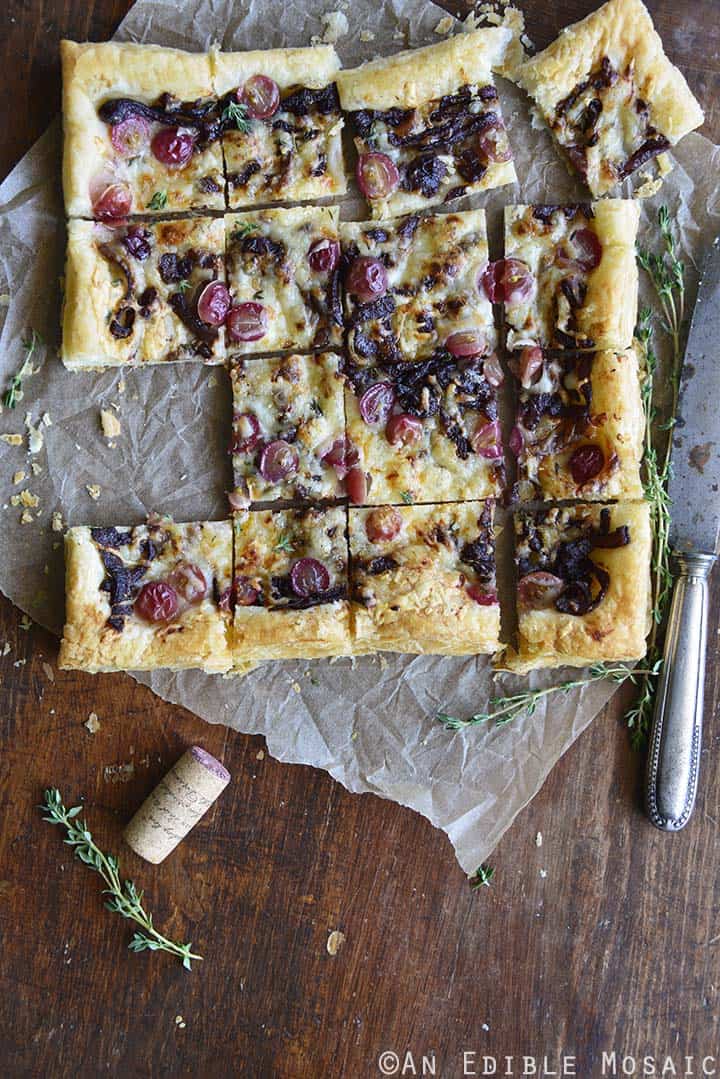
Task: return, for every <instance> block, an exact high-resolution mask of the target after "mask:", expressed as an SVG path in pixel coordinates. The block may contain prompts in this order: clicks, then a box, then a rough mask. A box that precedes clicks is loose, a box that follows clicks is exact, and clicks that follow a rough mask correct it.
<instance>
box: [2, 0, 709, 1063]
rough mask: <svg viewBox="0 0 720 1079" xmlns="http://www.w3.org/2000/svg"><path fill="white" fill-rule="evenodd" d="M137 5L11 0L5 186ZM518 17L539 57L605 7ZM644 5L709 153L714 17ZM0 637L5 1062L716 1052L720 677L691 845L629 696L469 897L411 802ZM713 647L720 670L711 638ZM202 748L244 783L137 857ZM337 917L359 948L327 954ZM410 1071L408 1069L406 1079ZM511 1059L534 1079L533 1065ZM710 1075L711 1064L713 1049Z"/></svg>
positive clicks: (5, 53) (17, 636)
mask: <svg viewBox="0 0 720 1079" xmlns="http://www.w3.org/2000/svg"><path fill="white" fill-rule="evenodd" d="M179 2H181V0H179ZM127 6H128V5H127V4H126V3H125V2H123V0H103V2H102V3H100V2H92V0H82V2H80V0H64V2H63V3H60V2H59V0H54V2H53V0H45V2H41V0H6V3H5V5H4V6H3V8H2V11H1V12H0V65H1V66H0V71H1V75H0V78H1V79H2V85H3V99H4V102H5V105H4V108H3V124H2V129H1V130H0V174H2V175H4V174H5V173H6V172H7V171H8V170H9V169H10V168H11V167H12V166H13V165H14V164H15V163H16V162H17V160H18V159H19V158H20V157H21V156H22V154H23V153H24V152H25V151H26V150H27V149H28V148H29V147H30V145H31V144H32V142H33V140H34V139H35V138H36V137H37V136H38V135H40V133H41V132H42V131H43V130H44V128H45V126H46V124H47V123H48V122H49V120H50V119H51V118H52V117H53V115H54V114H55V113H56V112H57V110H58V108H59V97H60V95H59V85H60V76H59V64H58V41H59V39H60V38H61V37H63V36H68V37H72V38H75V39H77V40H84V39H85V38H93V39H95V40H102V39H104V38H107V37H109V36H110V34H111V33H112V32H113V30H114V28H115V26H116V25H117V22H118V21H119V19H120V18H121V17H122V15H123V14H124V12H125V10H126V7H127ZM331 6H332V5H331ZM525 6H526V7H527V9H528V24H529V31H530V33H531V35H532V36H533V37H534V38H535V40H536V41H537V43H538V44H540V45H543V44H546V43H547V42H548V41H549V40H550V38H551V37H553V36H554V34H555V32H556V31H557V30H558V29H559V28H560V27H561V26H562V25H564V24H565V23H567V22H569V21H571V20H572V19H574V18H578V17H580V16H581V15H584V14H586V13H587V12H588V11H589V10H591V8H592V7H593V6H595V5H594V4H593V2H592V0H557V2H549V0H528V2H527V4H526V5H525ZM650 7H651V9H652V11H653V13H654V15H655V17H656V20H657V25H658V27H659V29H660V32H661V34H662V36H663V39H664V41H665V45H666V48H667V50H668V52H669V54H670V56H671V58H672V59H673V60H675V61H676V62H677V63H678V64H680V66H681V67H682V68H683V70H684V71H685V73H686V75H687V77H688V79H689V81H690V84H691V86H692V87H693V89H694V90H695V92H696V93H697V94H698V96H699V97H700V99H701V101H703V103H704V105H705V108H706V110H707V116H708V121H707V124H706V127H705V131H706V133H707V134H708V135H709V136H710V137H713V138H715V139H716V140H717V139H718V138H720V105H719V104H718V100H719V99H718V90H719V88H720V4H718V2H717V0H693V2H689V0H682V2H681V0H654V2H651V3H650ZM48 287H49V288H50V287H54V283H53V282H48ZM714 596H715V601H716V603H715V608H716V610H715V621H714V623H713V624H714V625H716V624H717V589H715V594H714ZM5 641H7V642H8V643H9V644H10V651H9V652H8V654H7V655H5V656H3V657H2V658H0V717H1V718H0V722H1V723H2V731H3V747H2V755H1V756H0V777H1V779H2V830H1V834H0V925H1V926H2V935H3V945H2V953H1V959H0V988H1V991H2V998H1V1002H0V1069H2V1072H3V1074H7V1075H13V1076H16V1075H33V1076H43V1077H45V1076H66V1075H67V1076H70V1075H72V1076H94V1075H96V1074H100V1073H102V1074H110V1075H122V1076H136V1075H143V1076H145V1075H147V1076H153V1077H157V1076H161V1075H168V1076H179V1075H197V1076H208V1077H214V1076H226V1075H248V1076H252V1077H261V1079H264V1077H266V1076H267V1077H271V1076H273V1077H274V1076H278V1077H285V1076H302V1077H313V1079H315V1077H319V1079H320V1077H330V1076H332V1077H335V1076H347V1077H349V1079H355V1077H364V1076H376V1075H379V1074H381V1072H380V1070H379V1067H378V1059H379V1057H380V1054H381V1053H382V1052H384V1051H394V1052H397V1053H398V1054H399V1056H400V1062H401V1064H402V1063H403V1059H404V1054H405V1052H406V1051H408V1050H409V1051H411V1052H412V1053H413V1055H414V1056H413V1061H414V1066H415V1068H416V1069H417V1071H416V1073H417V1074H422V1059H421V1058H422V1055H423V1054H425V1055H426V1056H430V1055H431V1054H434V1055H435V1068H436V1071H435V1074H437V1075H441V1076H444V1077H446V1076H459V1075H462V1074H463V1056H462V1054H463V1051H468V1052H475V1053H476V1054H477V1061H478V1063H477V1065H476V1066H475V1067H476V1070H477V1073H478V1074H481V1073H482V1066H481V1057H482V1055H483V1054H488V1055H490V1056H495V1057H498V1058H500V1057H502V1056H505V1055H509V1056H512V1055H515V1056H516V1057H517V1055H518V1054H530V1055H533V1056H534V1057H535V1058H537V1060H538V1070H539V1073H540V1074H542V1060H541V1059H540V1058H542V1056H544V1055H547V1056H548V1061H547V1065H548V1067H547V1070H548V1071H550V1072H551V1071H552V1069H553V1068H555V1069H556V1071H558V1072H559V1063H558V1062H560V1063H561V1059H560V1058H561V1054H563V1053H565V1054H567V1055H569V1056H574V1057H576V1058H577V1060H576V1064H575V1072H574V1074H577V1075H579V1076H594V1075H601V1074H603V1071H602V1053H603V1051H605V1052H607V1053H612V1052H613V1051H614V1052H616V1053H617V1058H616V1067H617V1068H618V1069H619V1067H620V1059H621V1057H622V1056H623V1054H629V1055H631V1056H634V1057H636V1058H638V1059H639V1058H642V1056H643V1055H646V1054H648V1055H651V1056H655V1057H657V1058H658V1059H659V1061H660V1066H661V1065H662V1059H663V1058H664V1056H665V1054H672V1055H673V1059H674V1062H675V1066H676V1068H677V1069H678V1074H684V1073H683V1072H682V1071H681V1070H680V1069H681V1068H682V1067H685V1065H684V1063H683V1057H684V1056H685V1055H695V1056H696V1057H698V1056H702V1055H707V1054H714V1053H717V1052H718V1045H719V1044H720V1036H719V1034H718V1014H719V1012H720V1000H719V997H718V992H719V987H720V969H719V967H720V887H719V886H718V881H717V869H716V863H717V858H718V842H717V837H718V814H719V812H720V808H719V806H718V801H719V799H720V783H719V782H718V770H717V768H716V767H715V752H716V750H717V748H718V741H719V739H720V732H719V731H718V730H717V728H716V726H715V725H714V723H713V719H714V715H715V712H716V706H717V700H718V686H717V682H718V677H717V676H718V671H719V670H720V665H718V664H717V662H714V663H713V665H712V668H711V674H710V675H709V685H708V691H707V698H708V704H707V736H706V742H705V745H706V748H705V751H704V755H703V773H702V784H701V790H700V795H699V799H698V805H697V810H696V813H695V816H694V818H693V820H692V822H691V824H690V825H689V827H688V828H687V830H686V831H685V832H683V833H681V834H680V835H677V836H674V837H669V836H665V835H660V834H659V833H657V832H655V831H654V830H653V829H652V828H651V827H650V826H649V825H648V823H647V822H646V821H645V819H644V817H643V815H642V813H641V810H640V808H639V806H640V800H639V793H640V786H641V771H642V761H641V759H640V758H639V757H637V756H635V755H633V754H632V752H631V751H630V748H629V746H628V741H627V736H626V733H625V731H624V729H623V728H622V726H621V724H620V722H619V718H620V716H621V713H622V701H621V700H620V699H616V701H615V702H614V703H613V705H612V707H610V708H608V709H606V711H605V712H604V714H603V715H601V716H600V717H598V719H597V720H596V722H595V723H594V725H593V726H592V728H591V729H590V730H589V731H588V732H587V733H586V734H585V735H584V736H583V737H582V738H580V740H579V742H578V743H577V744H576V745H575V747H574V748H573V749H572V750H571V751H570V752H569V753H568V754H567V755H566V757H565V758H564V759H563V760H562V761H561V762H560V763H559V765H558V766H557V768H556V769H555V770H554V772H553V774H552V775H551V777H550V779H549V780H548V782H547V784H546V786H545V788H544V789H543V791H542V792H541V794H540V795H539V796H538V797H537V798H536V799H535V801H534V802H533V803H532V805H531V806H530V807H529V808H528V809H527V810H525V812H524V813H523V814H522V816H521V817H520V819H519V820H518V821H517V823H516V824H515V826H514V827H513V828H512V830H511V831H510V832H509V833H508V834H507V835H506V836H505V838H504V839H503V841H502V842H501V844H500V846H499V847H498V849H497V851H496V853H495V855H494V856H493V859H492V862H493V864H494V866H495V869H496V874H495V879H494V881H493V884H492V887H491V888H490V889H485V888H482V889H480V892H479V893H478V894H474V893H471V891H470V890H469V888H468V886H467V883H466V880H465V877H464V876H463V874H462V872H461V871H460V869H459V868H458V866H457V864H456V862H455V860H454V858H453V854H452V851H451V848H450V845H449V843H448V842H447V840H446V839H445V838H444V836H443V835H442V834H441V833H439V832H436V831H434V830H433V828H432V827H431V826H430V825H429V824H428V823H427V822H426V821H425V820H423V819H421V818H420V817H418V816H416V815H415V814H414V813H412V812H410V811H409V810H404V809H401V808H399V807H398V806H396V805H392V804H390V803H388V802H383V801H380V800H379V799H377V798H373V797H362V798H360V797H356V796H353V795H350V794H348V793H347V792H345V791H344V790H343V789H342V788H341V787H340V786H338V785H337V784H336V783H334V782H333V781H332V780H331V779H330V778H328V776H327V775H325V774H324V773H322V772H319V771H314V770H312V769H309V768H301V767H287V766H284V765H280V764H278V763H276V762H274V761H273V760H271V759H270V758H268V757H267V755H265V754H264V751H263V743H262V740H261V739H259V738H250V737H244V736H241V735H238V734H235V733H234V732H230V731H227V730H225V729H224V728H222V727H214V726H208V725H205V724H204V723H202V722H201V721H200V720H198V719H196V718H195V717H193V716H192V715H190V714H189V713H186V712H183V711H182V710H181V709H177V708H171V707H169V706H168V705H166V704H164V703H163V702H162V701H160V700H157V699H156V698H155V697H154V696H153V695H152V694H151V693H150V692H149V691H147V690H145V689H143V688H140V687H138V686H137V685H135V683H134V682H132V681H131V680H130V679H129V678H127V677H124V676H98V677H94V678H93V677H87V676H82V675H80V674H69V673H63V672H60V671H58V670H57V669H56V660H57V642H56V641H55V640H54V639H53V638H52V637H51V636H49V635H48V634H46V633H44V632H41V631H40V630H38V629H37V628H31V629H28V630H26V629H24V628H23V626H22V625H21V623H20V615H19V612H18V611H17V610H15V609H14V608H13V607H12V606H11V605H10V604H9V603H7V602H5V601H4V600H3V601H2V603H1V604H0V653H1V652H2V651H3V648H2V644H3V642H5ZM711 654H712V655H711V658H712V659H713V660H714V661H716V659H717V641H716V638H715V635H714V634H713V640H712V642H711ZM239 692H241V693H242V692H243V689H242V686H240V687H239ZM91 712H95V713H96V714H97V716H98V717H99V720H100V724H101V726H100V729H99V730H98V731H97V733H95V734H94V735H93V734H90V733H89V732H88V730H87V729H86V727H85V726H84V723H85V721H86V720H87V719H88V716H89V714H90V713H91ZM278 719H279V721H281V720H282V717H281V716H279V717H278ZM193 742H200V743H201V744H202V745H204V746H206V747H207V749H209V750H210V751H211V752H213V753H215V754H217V755H218V756H220V757H221V758H222V759H223V760H224V761H225V762H226V764H227V766H228V768H229V769H230V771H231V773H232V775H233V783H232V784H231V786H230V787H229V789H228V790H227V791H226V793H225V794H224V795H223V797H222V800H221V802H219V803H218V805H217V806H216V807H215V808H214V810H213V811H212V812H211V813H210V815H209V816H208V818H207V819H206V820H204V821H203V822H202V824H201V825H200V826H199V827H198V828H197V830H196V831H195V833H194V834H193V836H192V838H190V839H189V840H187V841H186V842H185V843H184V844H182V846H181V847H180V848H179V850H178V851H177V852H176V853H175V854H174V855H173V856H172V858H171V859H170V860H169V861H168V862H167V863H166V864H165V865H163V866H161V867H158V868H153V867H151V866H149V865H147V864H145V863H142V862H141V861H140V860H139V859H137V858H135V857H134V856H133V855H132V854H131V853H130V852H128V851H127V850H123V848H122V845H121V839H120V835H121V831H122V828H123V825H124V823H125V822H126V820H127V819H128V817H129V815H130V814H131V813H132V811H133V810H134V809H135V808H136V807H137V806H138V804H139V803H140V802H141V800H142V799H143V797H144V796H145V795H146V794H147V793H148V792H149V791H150V790H151V788H152V787H153V785H154V784H155V783H156V782H157V780H158V779H159V778H160V777H161V776H162V775H163V773H164V772H165V771H166V769H167V768H168V767H169V766H170V765H171V764H172V763H173V762H174V761H175V760H176V758H177V757H178V756H179V755H180V754H181V752H182V750H183V748H184V747H185V746H186V745H189V744H191V743H193ZM117 766H129V767H125V768H118V767H117ZM48 784H53V785H54V784H57V785H59V786H60V787H61V788H62V789H63V790H64V791H65V792H66V793H67V796H68V798H71V799H77V798H78V797H79V796H84V797H85V798H86V799H87V805H88V815H89V818H90V820H91V821H92V824H93V826H94V830H95V831H96V833H97V836H98V837H99V839H100V840H101V841H102V843H103V844H106V845H107V846H108V847H109V848H110V849H113V850H116V851H123V861H124V865H125V868H126V870H127V872H128V873H129V874H130V875H132V876H134V877H135V878H136V879H137V880H138V881H139V882H141V883H142V885H143V886H144V887H145V888H146V889H147V893H148V896H149V897H150V898H151V905H152V909H153V910H154V912H155V915H156V919H157V921H158V924H159V925H161V926H162V927H167V928H168V929H169V930H170V931H171V932H172V933H173V934H174V935H176V936H178V937H179V938H181V939H188V938H189V939H192V940H193V941H194V942H195V943H196V944H197V945H198V947H199V949H200V950H201V951H202V952H203V954H204V955H205V957H206V958H205V962H204V963H202V964H199V965H198V966H197V968H196V969H195V970H194V971H193V973H192V974H186V973H185V972H183V970H182V969H181V968H180V966H179V964H177V963H175V962H174V961H173V960H171V959H170V958H169V957H166V956H163V955H149V954H144V955H137V956H136V955H133V954H131V953H130V952H128V950H127V942H128V940H129V936H130V928H129V925H128V924H127V923H124V922H122V921H121V919H120V918H118V917H117V916H116V915H111V914H109V913H106V912H104V911H103V909H102V905H101V900H100V896H99V889H98V884H99V881H98V879H97V878H96V877H95V875H94V874H92V873H90V872H88V871H87V870H85V869H84V868H83V867H82V866H80V865H79V864H77V863H75V862H73V861H72V859H71V857H70V853H69V850H68V848H67V847H63V846H62V844H61V842H60V835H59V833H58V832H57V831H56V830H53V829H51V828H50V827H49V826H48V825H44V824H42V823H41V821H40V816H39V814H38V812H37V810H36V808H35V806H36V803H37V802H38V801H39V799H40V796H41V793H42V789H43V788H44V787H45V786H46V785H48ZM538 832H540V833H542V836H543V842H542V846H541V847H537V846H536V841H535V837H536V834H537V833H538ZM335 929H338V930H341V931H342V932H343V933H344V934H345V936H346V942H345V944H344V947H342V949H341V950H340V951H339V952H338V954H337V955H335V956H334V957H331V956H330V955H329V954H328V952H327V950H326V942H327V939H328V934H329V933H330V932H331V931H332V930H335ZM178 1016H182V1017H183V1018H182V1021H179V1020H178V1018H177V1017H178ZM405 1064H406V1067H405V1071H404V1073H403V1074H406V1075H410V1074H416V1073H415V1072H413V1071H412V1069H411V1066H410V1062H409V1060H407V1061H405ZM390 1065H392V1059H391V1058H389V1066H390ZM626 1066H628V1067H629V1064H627V1065H626ZM503 1067H504V1065H503V1064H502V1061H500V1063H499V1065H498V1072H502V1070H503ZM513 1067H514V1069H515V1070H513V1071H512V1074H513V1075H518V1074H521V1067H522V1064H521V1063H520V1062H518V1061H517V1059H516V1061H515V1063H514V1065H513ZM608 1067H609V1068H611V1065H608ZM694 1067H695V1069H696V1070H695V1072H693V1074H702V1072H701V1070H700V1069H701V1063H700V1061H699V1060H696V1062H695V1064H694ZM707 1067H708V1068H709V1067H710V1065H709V1064H708V1065H707ZM640 1068H641V1064H638V1069H640ZM390 1070H392V1069H391V1068H390ZM718 1070H719V1072H720V1060H719V1061H718ZM618 1073H619V1072H618ZM468 1074H472V1072H471V1071H468ZM560 1074H561V1073H560ZM605 1074H613V1072H612V1070H607V1069H606V1071H605ZM632 1074H641V1071H640V1070H638V1071H636V1072H634V1073H632Z"/></svg>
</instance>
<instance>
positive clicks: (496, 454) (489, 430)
mask: <svg viewBox="0 0 720 1079" xmlns="http://www.w3.org/2000/svg"><path fill="white" fill-rule="evenodd" d="M470 445H471V446H472V448H473V449H474V451H475V453H477V454H478V456H479V457H484V458H485V459H486V460H487V461H497V460H499V458H500V457H502V455H503V448H502V441H501V432H500V421H499V420H493V421H492V423H481V424H480V426H479V427H478V428H477V430H475V431H474V432H473V434H472V436H471V438H470Z"/></svg>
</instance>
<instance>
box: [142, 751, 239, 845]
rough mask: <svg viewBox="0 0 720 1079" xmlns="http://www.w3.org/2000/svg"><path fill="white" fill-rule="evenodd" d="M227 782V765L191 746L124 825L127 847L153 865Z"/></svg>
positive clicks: (197, 818) (197, 817) (188, 828)
mask: <svg viewBox="0 0 720 1079" xmlns="http://www.w3.org/2000/svg"><path fill="white" fill-rule="evenodd" d="M229 782H230V773H229V772H228V770H227V768H225V766H224V765H222V764H221V763H220V761H218V760H216V759H215V757H213V756H211V755H210V754H209V753H206V752H205V750H204V749H201V748H200V746H191V747H190V749H188V750H187V752H186V753H184V754H183V756H182V757H181V758H180V760H179V761H178V762H177V764H176V765H175V767H174V768H171V769H170V771H169V772H168V774H167V775H166V776H165V778H164V779H163V780H161V781H160V783H159V784H158V785H157V787H156V788H155V790H154V791H153V792H152V794H150V795H148V797H147V798H146V799H145V801H144V802H143V804H142V805H141V806H140V808H139V809H138V811H137V813H136V814H135V816H134V817H133V818H132V820H131V821H130V823H129V824H128V826H127V827H126V829H125V831H124V833H123V836H124V839H125V842H126V843H127V844H128V846H130V847H132V849H133V850H134V851H135V853H136V854H139V855H140V857H141V858H144V859H145V860H146V861H148V862H152V863H153V864H154V865H157V864H158V863H159V862H162V861H163V860H164V859H165V858H167V856H168V854H170V853H171V851H174V850H175V848H176V847H177V845H178V843H179V842H180V841H181V840H182V839H184V838H185V836H186V835H187V834H188V832H189V831H190V829H191V828H194V827H195V825H196V824H197V822H198V821H199V820H200V818H201V817H202V816H203V815H204V814H205V813H206V812H207V811H208V809H209V808H210V806H211V805H212V804H213V802H214V801H215V800H216V798H218V797H219V795H220V794H221V793H222V792H223V791H224V790H225V788H226V787H227V785H228V783H229Z"/></svg>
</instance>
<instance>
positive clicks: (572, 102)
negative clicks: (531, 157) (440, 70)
mask: <svg viewBox="0 0 720 1079" xmlns="http://www.w3.org/2000/svg"><path fill="white" fill-rule="evenodd" d="M517 77H518V81H519V83H520V85H521V86H522V87H523V88H524V89H525V90H527V92H528V93H529V94H530V95H531V96H532V97H533V98H534V100H535V102H536V103H537V105H538V107H539V109H540V112H541V113H542V115H543V117H544V119H545V120H546V122H547V123H548V124H549V125H550V127H551V128H552V130H553V133H554V135H555V137H556V138H557V139H558V142H559V144H560V146H561V147H562V148H563V149H564V150H565V151H566V153H567V155H568V158H569V160H570V161H571V162H572V163H573V164H574V166H575V167H576V168H579V169H580V171H581V173H583V175H584V176H585V179H586V180H587V183H588V185H589V187H590V190H591V191H592V192H593V193H594V194H596V195H602V194H605V193H606V192H607V191H609V190H611V189H612V188H613V187H614V186H615V184H616V183H618V182H619V181H620V180H623V179H624V178H625V177H626V176H628V175H630V174H631V172H633V171H634V170H635V169H636V168H638V167H639V166H641V165H642V164H644V163H645V162H646V161H647V160H650V159H651V158H652V157H653V156H655V155H656V154H658V153H661V152H662V151H664V150H665V149H666V148H667V146H668V145H674V144H675V143H677V142H678V141H679V140H680V139H681V138H682V137H683V135H686V134H687V133H688V131H692V130H693V129H694V128H696V127H699V126H700V124H702V122H703V112H702V109H701V108H700V105H699V104H698V102H697V101H696V99H695V97H694V96H693V94H692V92H691V91H690V88H689V87H688V85H687V82H686V81H685V79H684V77H683V75H682V74H681V73H680V71H678V69H677V68H676V67H674V66H673V64H671V63H670V61H669V60H668V58H667V56H666V55H665V52H664V50H663V46H662V41H661V40H660V37H659V36H658V34H657V33H656V31H655V28H654V27H653V24H652V19H651V18H650V14H649V13H648V10H647V8H646V7H645V5H644V4H642V3H641V0H609V2H608V3H606V4H604V5H603V6H602V7H601V8H599V9H598V10H597V11H594V12H593V13H592V14H591V15H588V17H587V18H585V19H583V20H582V21H581V22H578V23H575V24H574V25H573V26H568V27H566V28H565V30H563V32H562V33H561V34H560V36H559V37H558V38H557V39H556V40H555V41H554V42H553V43H552V44H551V45H549V46H548V48H547V49H545V50H544V51H543V52H541V53H539V54H538V55H537V56H534V57H533V58H532V59H530V60H528V61H527V62H526V63H525V64H523V65H522V66H521V67H520V68H519V71H518V73H517ZM593 101H598V102H599V104H600V106H601V108H600V109H598V106H596V105H592V102H593ZM588 108H589V109H590V111H589V112H588ZM596 136H597V138H596Z"/></svg>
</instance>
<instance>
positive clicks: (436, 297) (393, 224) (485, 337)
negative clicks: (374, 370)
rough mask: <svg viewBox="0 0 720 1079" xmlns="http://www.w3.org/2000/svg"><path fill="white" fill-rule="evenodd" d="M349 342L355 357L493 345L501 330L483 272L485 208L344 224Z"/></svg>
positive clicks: (472, 350) (419, 355) (384, 359)
mask: <svg viewBox="0 0 720 1079" xmlns="http://www.w3.org/2000/svg"><path fill="white" fill-rule="evenodd" d="M340 231H341V236H342V242H343V262H344V265H345V311H346V315H347V322H348V326H349V330H348V348H349V350H350V353H351V355H352V358H353V360H354V362H355V363H356V364H359V365H361V366H362V365H364V364H383V363H397V362H398V361H400V360H403V359H412V360H421V359H424V358H425V357H427V356H430V355H431V354H432V353H433V352H434V351H435V349H436V348H438V347H439V346H445V347H446V348H448V349H449V350H451V352H452V353H453V354H454V355H455V356H460V357H462V356H473V355H483V354H487V353H489V352H490V351H491V350H492V349H493V348H494V347H495V345H496V342H497V338H496V333H495V324H494V321H493V312H492V306H491V304H490V301H489V299H488V298H487V295H486V292H485V290H484V288H482V286H481V283H480V278H481V275H482V273H483V271H484V270H485V268H486V266H487V263H488V244H487V231H486V226H485V211H484V210H470V211H467V212H465V213H451V214H439V215H429V216H426V217H420V216H419V215H417V214H415V215H410V216H407V217H401V218H396V219H394V220H390V221H378V222H355V221H353V222H346V223H344V224H343V225H342V226H341V230H340Z"/></svg>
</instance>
